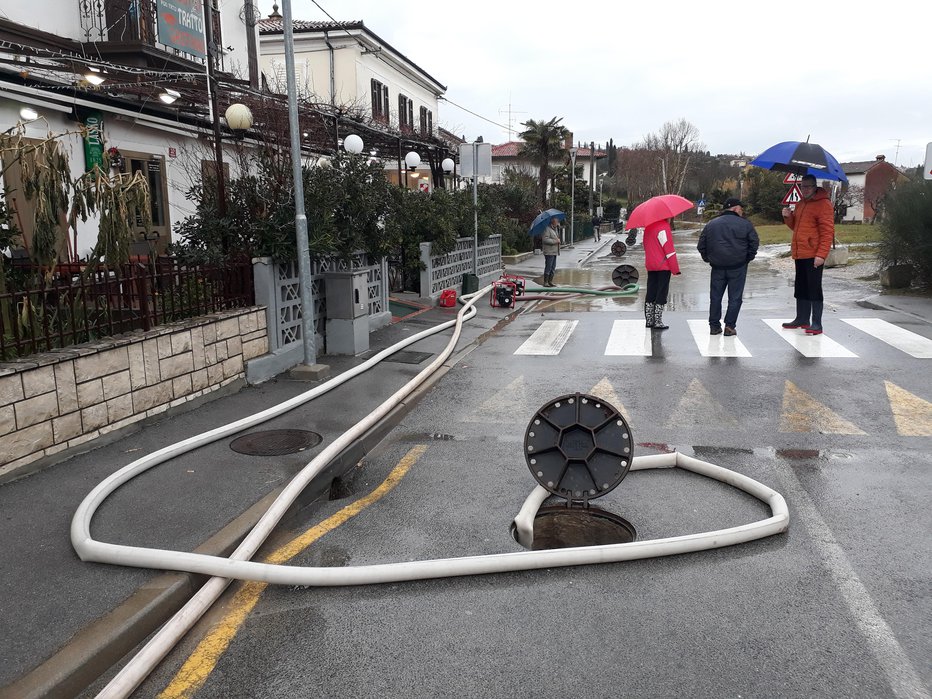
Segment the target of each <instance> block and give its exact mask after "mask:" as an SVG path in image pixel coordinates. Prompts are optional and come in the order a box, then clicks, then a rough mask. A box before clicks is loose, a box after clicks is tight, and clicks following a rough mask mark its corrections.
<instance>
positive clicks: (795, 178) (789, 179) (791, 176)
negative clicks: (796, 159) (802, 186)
mask: <svg viewBox="0 0 932 699" xmlns="http://www.w3.org/2000/svg"><path fill="white" fill-rule="evenodd" d="M802 178H803V176H802V175H797V174H796V173H795V172H788V173H786V177H784V178H783V184H796V183H797V182H799V181H800V180H802Z"/></svg>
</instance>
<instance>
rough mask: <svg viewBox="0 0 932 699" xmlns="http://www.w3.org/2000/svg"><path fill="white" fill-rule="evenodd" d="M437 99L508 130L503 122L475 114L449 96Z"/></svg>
mask: <svg viewBox="0 0 932 699" xmlns="http://www.w3.org/2000/svg"><path fill="white" fill-rule="evenodd" d="M438 99H441V100H443V101H444V102H447V103H448V104H452V105H453V106H454V107H456V108H457V109H462V110H463V111H464V112H468V113H469V114H472V115H473V116H474V117H479V118H480V119H482V120H483V121H487V122H489V123H490V124H492V125H493V126H497V127H498V128H500V129H504V130H505V131H508V130H509V129H508V127H507V126H505V125H504V124H499V123H498V122H497V121H492V120H491V119H489V118H488V117H484V116H482V115H481V114H477V113H476V112H474V111H473V110H471V109H467V108H466V107H464V106H463V105H461V104H457V103H456V102H454V101H453V100H451V99H450V98H449V97H440V98H438Z"/></svg>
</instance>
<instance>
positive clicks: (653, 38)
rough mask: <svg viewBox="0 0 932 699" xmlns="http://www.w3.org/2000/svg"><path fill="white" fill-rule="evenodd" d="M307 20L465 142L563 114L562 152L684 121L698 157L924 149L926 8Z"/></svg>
mask: <svg viewBox="0 0 932 699" xmlns="http://www.w3.org/2000/svg"><path fill="white" fill-rule="evenodd" d="M233 1H234V0H224V4H225V3H228V2H233ZM235 1H239V0H235ZM258 1H259V10H260V12H261V13H262V15H263V16H265V15H267V14H269V12H271V10H272V2H273V0H258ZM277 2H278V5H279V7H280V8H281V0H277ZM318 5H319V7H318ZM321 8H322V9H321ZM322 10H324V11H326V13H329V15H331V16H332V17H333V19H336V20H338V21H355V20H362V21H363V22H364V23H365V25H366V27H367V28H368V29H369V30H370V31H372V32H373V33H375V34H376V35H378V36H380V37H381V38H382V39H384V40H385V41H387V42H388V43H389V44H391V45H392V46H393V47H394V48H395V49H396V50H398V51H400V52H401V53H402V54H404V55H405V56H407V57H408V58H409V59H410V60H412V61H413V62H414V63H416V64H417V65H418V66H420V67H421V68H422V69H424V70H425V71H426V72H427V73H429V74H430V75H431V76H433V77H434V78H436V79H437V80H438V81H439V82H440V83H441V84H443V85H446V86H447V92H446V95H445V97H446V100H447V101H445V102H442V103H441V104H440V108H439V115H438V118H437V119H436V121H435V123H438V124H439V125H440V126H443V127H444V128H446V129H449V130H450V131H452V132H453V133H456V134H457V135H460V136H463V135H465V136H466V138H467V140H470V141H471V140H473V139H474V138H475V137H476V136H479V135H481V136H482V137H483V138H484V139H485V141H486V142H491V143H503V142H505V141H507V140H509V134H508V125H509V107H510V110H511V127H512V129H514V133H513V134H512V138H513V139H514V138H516V136H515V133H516V132H518V131H520V130H521V124H520V122H522V121H526V120H527V119H537V120H547V119H550V118H552V117H562V118H563V124H564V126H566V127H567V128H568V129H569V130H570V131H572V132H573V134H574V138H575V139H576V140H577V141H581V142H589V141H595V142H596V143H599V144H605V143H606V142H607V141H608V139H610V138H611V139H614V142H615V145H618V146H626V145H632V144H634V143H635V142H637V141H639V140H641V139H642V138H643V137H644V136H645V135H646V134H648V133H651V132H656V131H657V130H659V129H660V127H661V126H662V125H663V123H664V122H667V121H675V120H678V119H680V118H685V119H687V120H688V121H690V122H691V123H692V124H694V125H695V126H696V127H697V128H698V129H699V133H700V139H701V141H702V143H704V144H705V147H706V148H707V149H708V150H709V151H711V152H712V153H713V154H716V153H745V154H749V155H756V154H757V153H759V152H760V151H762V150H764V149H765V148H767V147H768V146H771V145H773V144H774V143H778V142H780V141H804V140H806V137H807V136H809V137H810V141H812V142H814V143H819V144H821V145H822V146H823V147H824V148H826V149H827V150H828V151H829V152H831V153H832V154H833V155H835V157H836V158H838V160H840V161H842V162H845V161H857V160H872V159H873V158H874V156H876V155H878V154H881V153H882V154H884V155H886V156H887V160H889V161H890V162H896V163H898V164H899V165H901V166H911V165H917V164H920V163H922V162H923V161H924V159H925V150H926V144H927V143H928V142H930V141H932V68H930V66H932V3H930V2H929V1H928V0H885V1H884V2H880V3H866V2H862V1H860V0H857V1H855V2H829V1H821V2H810V3H800V2H774V1H772V0H751V1H750V2H737V1H736V0H731V1H730V2H723V1H721V0H704V1H703V2H696V1H695V0H693V1H689V0H645V1H642V2H638V1H637V0H635V1H634V2H618V1H617V0H569V1H568V2H553V1H551V0H537V1H536V2H526V1H523V0H496V1H494V2H493V1H491V0H467V1H462V0H461V1H459V2H449V1H445V0H433V1H426V2H415V1H412V0H407V1H406V2H398V1H397V0H317V4H315V3H314V2H312V0H292V14H293V16H294V18H295V19H303V20H328V19H329V18H328V17H327V15H326V14H325V13H324V11H322ZM455 105H459V106H460V107H463V108H465V110H464V109H461V108H460V107H458V106H455ZM466 110H469V111H472V112H475V113H477V114H478V115H480V116H481V117H484V119H483V118H479V117H476V116H473V115H472V114H470V113H469V111H466ZM490 122H494V123H490Z"/></svg>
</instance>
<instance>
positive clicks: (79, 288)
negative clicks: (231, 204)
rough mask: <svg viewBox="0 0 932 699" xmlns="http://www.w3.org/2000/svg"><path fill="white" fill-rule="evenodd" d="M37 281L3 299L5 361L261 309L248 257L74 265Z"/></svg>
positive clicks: (0, 351) (0, 337)
mask: <svg viewBox="0 0 932 699" xmlns="http://www.w3.org/2000/svg"><path fill="white" fill-rule="evenodd" d="M32 276H33V277H34V281H33V282H32V283H31V284H28V285H26V284H23V285H21V286H22V287H23V288H19V289H15V288H14V289H9V290H8V291H7V292H6V293H3V294H0V360H4V361H8V360H12V359H17V358H21V357H26V356H29V355H31V354H37V353H40V352H47V351H50V350H55V349H61V348H64V347H69V346H71V345H77V344H81V343H84V342H93V341H96V340H99V339H101V338H104V337H109V336H113V335H119V334H122V333H126V332H130V331H133V330H144V331H145V330H151V329H152V328H154V327H156V326H159V325H164V324H166V323H171V322H174V321H178V320H184V319H186V318H194V317H197V316H202V315H207V314H210V313H216V312H218V311H224V310H229V309H233V308H245V307H248V306H252V305H255V290H254V288H253V279H252V264H251V262H250V261H249V260H245V261H231V262H228V263H226V264H224V265H222V266H204V265H200V266H186V265H183V264H181V263H179V262H178V261H177V260H175V259H173V258H170V257H159V258H156V259H155V260H154V261H149V262H148V263H142V262H131V263H129V264H126V265H122V266H120V267H119V268H109V267H106V266H104V267H100V268H97V269H95V270H93V271H91V272H87V271H85V270H81V269H80V266H79V265H75V264H73V263H69V264H65V265H60V266H59V267H58V268H56V272H55V273H54V274H53V275H51V276H46V275H45V274H41V273H36V274H34V275H32ZM10 286H11V284H9V283H8V287H10Z"/></svg>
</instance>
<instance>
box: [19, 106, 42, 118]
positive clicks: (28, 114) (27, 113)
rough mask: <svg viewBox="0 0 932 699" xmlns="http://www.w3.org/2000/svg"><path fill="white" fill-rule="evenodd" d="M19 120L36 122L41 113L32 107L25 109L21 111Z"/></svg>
mask: <svg viewBox="0 0 932 699" xmlns="http://www.w3.org/2000/svg"><path fill="white" fill-rule="evenodd" d="M19 118H20V119H22V120H23V121H35V120H36V119H38V118H39V112H37V111H36V110H35V109H33V108H32V107H23V108H22V109H20V110H19Z"/></svg>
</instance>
